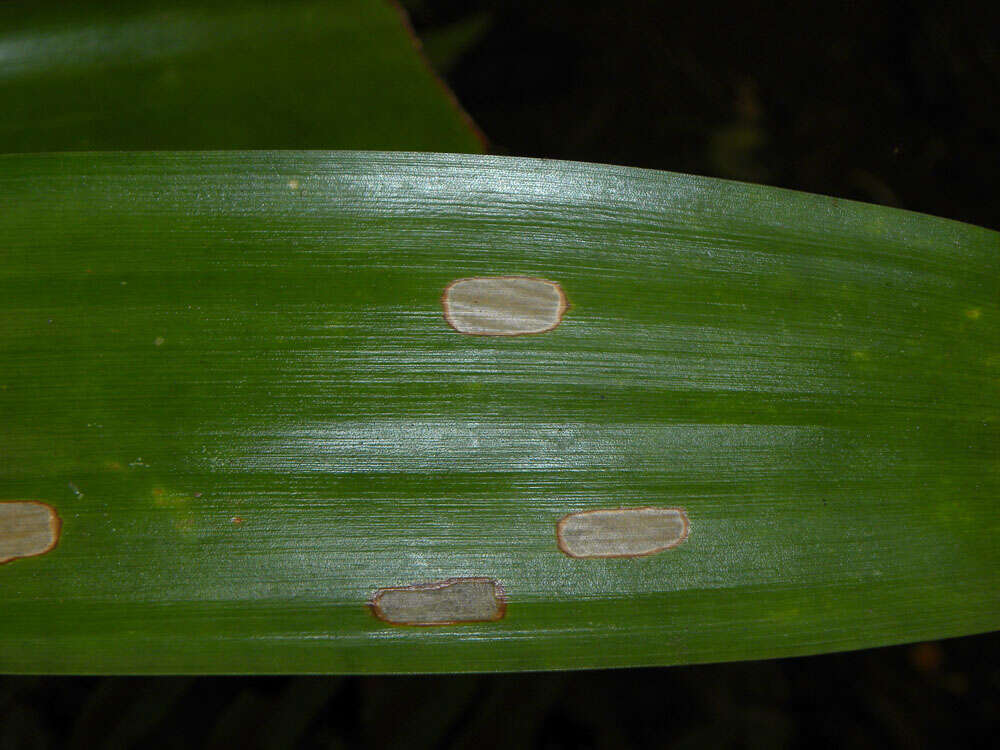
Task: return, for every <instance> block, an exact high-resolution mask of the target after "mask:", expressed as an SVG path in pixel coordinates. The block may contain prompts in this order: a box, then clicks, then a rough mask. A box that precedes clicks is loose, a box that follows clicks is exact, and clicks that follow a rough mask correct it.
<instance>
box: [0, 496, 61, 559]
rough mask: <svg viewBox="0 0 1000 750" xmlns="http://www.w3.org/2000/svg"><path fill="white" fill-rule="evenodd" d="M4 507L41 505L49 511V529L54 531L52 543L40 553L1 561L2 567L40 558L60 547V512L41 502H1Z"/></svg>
mask: <svg viewBox="0 0 1000 750" xmlns="http://www.w3.org/2000/svg"><path fill="white" fill-rule="evenodd" d="M0 504H2V505H41V506H42V507H43V508H46V509H48V511H49V528H50V529H51V530H52V543H51V544H49V546H48V547H46V548H45V549H43V550H41V551H39V552H32V553H31V554H30V555H18V556H17V557H9V558H7V559H6V560H0V565H5V564H7V563H9V562H14V561H15V560H26V559H28V558H29V557H39V556H41V555H47V554H48V553H49V552H51V551H52V550H54V549H55V548H56V547H57V546H59V540H60V538H62V518H60V517H59V512H58V511H57V510H56V509H55V508H54V507H53V506H51V505H49V504H48V503H44V502H42V501H41V500H0Z"/></svg>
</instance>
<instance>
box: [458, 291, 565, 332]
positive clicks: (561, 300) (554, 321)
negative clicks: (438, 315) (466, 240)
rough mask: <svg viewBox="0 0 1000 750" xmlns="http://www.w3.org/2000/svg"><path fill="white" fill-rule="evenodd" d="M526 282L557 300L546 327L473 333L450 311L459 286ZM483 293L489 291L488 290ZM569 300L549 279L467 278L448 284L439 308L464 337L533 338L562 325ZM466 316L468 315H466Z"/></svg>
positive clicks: (476, 301)
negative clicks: (552, 294)
mask: <svg viewBox="0 0 1000 750" xmlns="http://www.w3.org/2000/svg"><path fill="white" fill-rule="evenodd" d="M517 281H526V282H531V283H532V284H537V285H539V286H540V287H545V288H547V289H548V290H550V291H552V292H554V294H555V298H556V300H557V303H556V306H555V309H554V311H553V314H552V316H551V322H549V324H548V325H547V326H544V327H541V328H532V329H530V330H506V331H505V330H500V329H499V328H498V329H497V330H490V331H475V330H469V329H468V328H467V327H464V326H463V325H462V324H461V322H460V321H459V318H461V317H462V315H461V314H458V315H456V313H455V312H454V311H453V310H452V300H451V295H452V291H453V290H454V289H455V287H456V286H459V285H461V284H469V283H473V282H480V283H482V284H489V283H491V282H492V283H494V284H497V285H502V283H503V282H517ZM485 291H487V292H488V291H490V290H489V289H488V288H487V289H486V290H485ZM472 302H473V304H477V305H478V304H480V299H479V298H476V299H473V300H472ZM569 307H570V305H569V300H568V299H567V297H566V292H565V291H564V290H563V288H562V285H561V284H559V282H556V281H551V280H549V279H541V278H538V277H535V276H469V277H466V278H461V279H455V280H454V281H452V282H451V283H449V284H448V285H447V286H446V287H445V288H444V291H443V292H442V293H441V308H442V310H443V311H444V319H445V322H446V323H447V324H448V325H449V326H450V327H451V328H452V329H454V330H455V331H456V332H458V333H461V334H464V335H466V336H535V335H538V334H542V333H548V332H549V331H552V330H553V329H555V328H556V327H558V326H559V324H560V323H562V320H563V316H564V315H565V314H566V311H567V310H569ZM466 315H468V313H466Z"/></svg>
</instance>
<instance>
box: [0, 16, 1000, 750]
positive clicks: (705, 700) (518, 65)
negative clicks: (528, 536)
mask: <svg viewBox="0 0 1000 750" xmlns="http://www.w3.org/2000/svg"><path fill="white" fill-rule="evenodd" d="M405 4H406V5H407V6H408V8H409V9H410V11H411V15H412V20H413V23H414V26H415V27H416V29H417V32H418V34H419V35H420V37H421V38H422V39H423V40H424V42H425V47H426V52H427V55H428V57H429V58H430V59H431V60H432V61H433V62H434V63H435V64H436V65H437V66H438V67H439V68H440V69H441V70H442V71H443V72H444V73H445V75H446V78H447V80H448V82H449V84H450V85H451V86H452V88H453V89H454V90H455V92H456V94H457V96H458V98H459V100H460V101H461V102H462V103H463V105H464V106H465V108H466V109H467V110H468V111H469V112H470V114H471V115H472V117H473V118H474V119H475V120H476V122H477V123H478V124H479V125H480V127H481V128H482V129H483V131H484V132H485V133H486V135H487V137H488V138H489V140H490V148H491V150H492V151H493V152H494V153H503V154H515V155H526V156H542V157H553V158H566V159H579V160H583V161H598V162H611V163H618V164H628V165H634V166H641V167H652V168H658V169H670V170H674V171H680V172H690V173H695V174H703V175H712V176H718V177H727V178H732V179H741V180H749V181H754V182H762V183H767V184H771V185H779V186H782V187H789V188H795V189H799V190H809V191H813V192H819V193H825V194H828V195H836V196H841V197H847V198H854V199H858V200H864V201H868V202H874V203H884V204H887V205H893V206H900V207H903V208H909V209H913V210H918V211H924V212H928V213H933V214H937V215H940V216H946V217H949V218H954V219H960V220H963V221H971V222H974V223H978V224H982V225H985V226H988V227H992V228H1000V200H998V193H997V190H996V189H995V184H994V183H995V177H996V174H997V171H998V167H1000V137H998V126H997V123H998V117H1000V115H998V113H1000V12H998V10H997V9H996V7H995V5H986V4H961V3H957V4H956V3H952V4H948V5H943V4H938V3H930V2H926V3H924V2H870V3H857V4H853V3H846V2H844V3H841V2H834V3H827V4H814V3H808V2H798V3H787V4H785V3H772V4H767V5H764V4H761V5H754V4H747V3H740V4H735V3H734V4H727V3H723V4H719V5H713V4H709V3H685V4H680V3H670V2H652V1H651V2H644V1H642V0H619V1H618V2H592V3H587V2H582V1H577V2H569V1H567V0H547V1H544V0H543V1H540V0H534V1H533V2H511V3H501V4H498V3H496V2H493V3H487V2H482V1H479V2H476V1H473V2H461V1H460V0H408V2H406V3H405ZM0 616H2V612H0ZM734 637H738V634H736V633H734ZM998 654H1000V636H998V634H989V635H982V636H973V637H968V638H961V639H954V640H949V641H944V642H940V643H926V644H917V645H907V646H896V647H892V648H885V649H875V650H870V651H864V652H857V653H849V654H833V655H827V656H819V657H810V658H802V659H786V660H781V661H767V662H756V663H744V664H726V665H709V666H692V667H679V668H666V669H641V670H621V671H614V672H589V673H559V674H539V675H535V674H525V675H503V676H456V677H364V678H350V677H349V678H341V677H337V678H326V677H316V678H129V679H123V678H58V679H53V678H33V677H6V678H0V748H3V749H6V748H18V749H19V750H20V749H21V748H76V747H81V748H89V747H113V748H114V747H140V746H141V747H143V748H161V747H177V748H182V747H184V748H187V747H201V746H204V747H219V748H256V747H260V748H292V747H302V748H313V747H332V748H340V747H377V748H382V747H386V748H392V747H400V748H403V747H405V748H452V747H456V748H491V747H505V748H508V747H521V746H523V747H529V748H532V747H537V748H551V749H553V750H555V749H557V748H605V747H608V748H616V747H642V748H646V747H670V748H699V750H704V749H705V748H823V747H851V748H867V747H871V748H885V747H890V748H893V747H898V748H923V747H927V748H934V747H940V746H953V747H975V746H984V747H985V746H991V745H992V744H993V743H992V742H991V740H993V739H994V737H993V735H994V733H995V731H996V729H997V728H998V721H997V717H998V716H1000V661H998V659H997V656H998Z"/></svg>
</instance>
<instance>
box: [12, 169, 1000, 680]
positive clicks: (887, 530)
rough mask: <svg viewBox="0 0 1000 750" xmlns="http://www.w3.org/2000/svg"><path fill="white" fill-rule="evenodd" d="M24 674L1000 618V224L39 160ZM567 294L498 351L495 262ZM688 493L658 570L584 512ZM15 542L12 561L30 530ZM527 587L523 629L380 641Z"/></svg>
mask: <svg viewBox="0 0 1000 750" xmlns="http://www.w3.org/2000/svg"><path fill="white" fill-rule="evenodd" d="M0 195H3V201H2V203H0V255H2V260H3V263H2V265H0V415H2V420H3V429H2V430H0V456H2V460H0V500H36V501H42V502H45V503H49V504H50V505H52V506H53V507H54V508H55V509H56V511H57V512H58V514H59V516H60V517H61V519H62V533H61V538H60V539H59V543H58V546H57V547H56V548H55V549H53V550H52V551H50V552H47V553H45V554H41V555H37V556H34V557H23V558H22V559H17V560H13V561H12V562H8V563H6V564H4V565H0V603H2V607H0V610H2V613H3V615H2V617H0V669H2V670H3V671H8V672H135V673H141V672H410V671H428V672H437V671H441V672H459V671H470V670H513V669H554V668H559V669H563V668H577V667H611V666H625V665H653V664H680V663H690V662H704V661H721V660H736V659H755V658H762V657H774V656H787V655H793V654H808V653H819V652H825V651H834V650H839V649H852V648H861V647H869V646H877V645H880V644H889V643H899V642H903V641H909V640H917V639H926V638H938V637H944V636H954V635H961V634H967V633H975V632H980V631H986V630H990V629H994V628H997V627H998V626H1000V597H998V585H1000V545H997V543H996V539H997V535H998V533H1000V513H998V512H997V511H998V507H997V503H998V497H1000V492H998V490H1000V420H998V417H1000V399H998V390H1000V335H998V330H1000V329H998V320H1000V304H998V300H1000V295H998V291H1000V290H998V278H1000V235H998V234H997V233H996V232H993V231H989V230H986V229H980V228H977V227H973V226H968V225H964V224H959V223H955V222H951V221H946V220H942V219H937V218H932V217H929V216H923V215H919V214H913V213H908V212H904V211H899V210H894V209H887V208H883V207H877V206H870V205H864V204H858V203H852V202H849V201H843V200H837V199H832V198H824V197H818V196H813V195H805V194H800V193H793V192H788V191H784V190H777V189H773V188H767V187H758V186H753V185H747V184H740V183H732V182H723V181H718V180H710V179H703V178H697V177H688V176H683V175H675V174H669V173H663V172H654V171H645V170H638V169H629V168H621V167H607V166H596V165H587V164H578V163H569V162H558V161H537V160H527V159H510V158H499V157H476V156H459V155H428V154H425V155H415V154H384V153H372V152H364V153H321V152H312V153H295V152H269V153H156V154H153V153H118V154H71V155H55V154H53V155H42V156H7V157H0ZM507 275H519V276H530V277H538V278H542V279H547V280H550V281H553V282H556V283H558V284H559V285H560V286H561V288H562V290H563V291H564V292H565V295H566V297H567V299H568V302H569V305H570V307H569V309H568V311H567V312H566V314H565V317H564V318H563V319H562V322H561V323H560V324H559V325H558V326H557V327H555V328H554V329H553V330H550V331H548V332H546V333H540V334H537V335H525V336H514V337H490V336H468V335H463V334H462V333H459V332H457V331H456V330H454V329H453V328H451V327H449V326H448V325H447V324H446V322H445V320H444V319H443V317H442V309H441V297H442V292H443V290H445V288H446V287H447V286H448V285H449V284H450V283H451V282H453V281H455V280H456V279H460V278H469V277H492V276H507ZM642 506H653V507H662V508H682V509H684V510H685V511H686V513H687V516H688V518H689V521H690V533H689V536H688V538H687V539H686V540H685V541H683V542H682V543H680V544H678V545H677V546H675V547H674V548H672V549H667V550H664V551H662V552H660V553H658V554H653V555H649V556H645V557H637V558H621V559H576V558H572V557H569V556H568V555H566V554H564V553H563V552H561V551H560V549H559V547H558V546H557V540H556V523H557V522H558V521H559V520H560V519H561V518H563V517H564V516H566V515H567V514H569V513H574V512H578V511H585V510H595V509H606V508H622V507H626V508H630V507H642ZM0 541H2V539H0ZM455 577H483V578H487V579H495V580H496V581H498V582H499V583H500V584H501V585H502V587H503V588H504V590H505V591H506V597H507V602H506V603H507V607H506V613H505V615H504V616H503V617H502V619H497V620H495V621H490V622H478V623H469V624H464V625H448V626H438V627H416V626H399V625H391V624H387V623H385V622H383V621H380V620H378V619H376V618H375V617H374V616H373V614H372V612H371V611H370V610H369V608H368V606H367V602H368V601H369V600H370V599H371V598H372V597H373V595H374V594H375V592H376V591H377V590H378V589H380V588H386V587H400V586H408V585H412V584H416V583H422V582H433V581H443V580H445V579H449V578H455Z"/></svg>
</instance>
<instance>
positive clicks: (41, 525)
mask: <svg viewBox="0 0 1000 750" xmlns="http://www.w3.org/2000/svg"><path fill="white" fill-rule="evenodd" d="M61 530H62V521H61V519H60V518H59V514H58V513H56V510H55V508H53V507H52V506H51V505H47V504H46V503H42V502H38V501H36V500H12V501H0V565H2V564H3V563H6V562H10V561H11V560H17V559H18V558H21V557H34V556H36V555H44V554H45V553H46V552H49V551H51V550H52V549H53V548H54V547H55V546H56V544H58V542H59V534H60V532H61Z"/></svg>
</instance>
